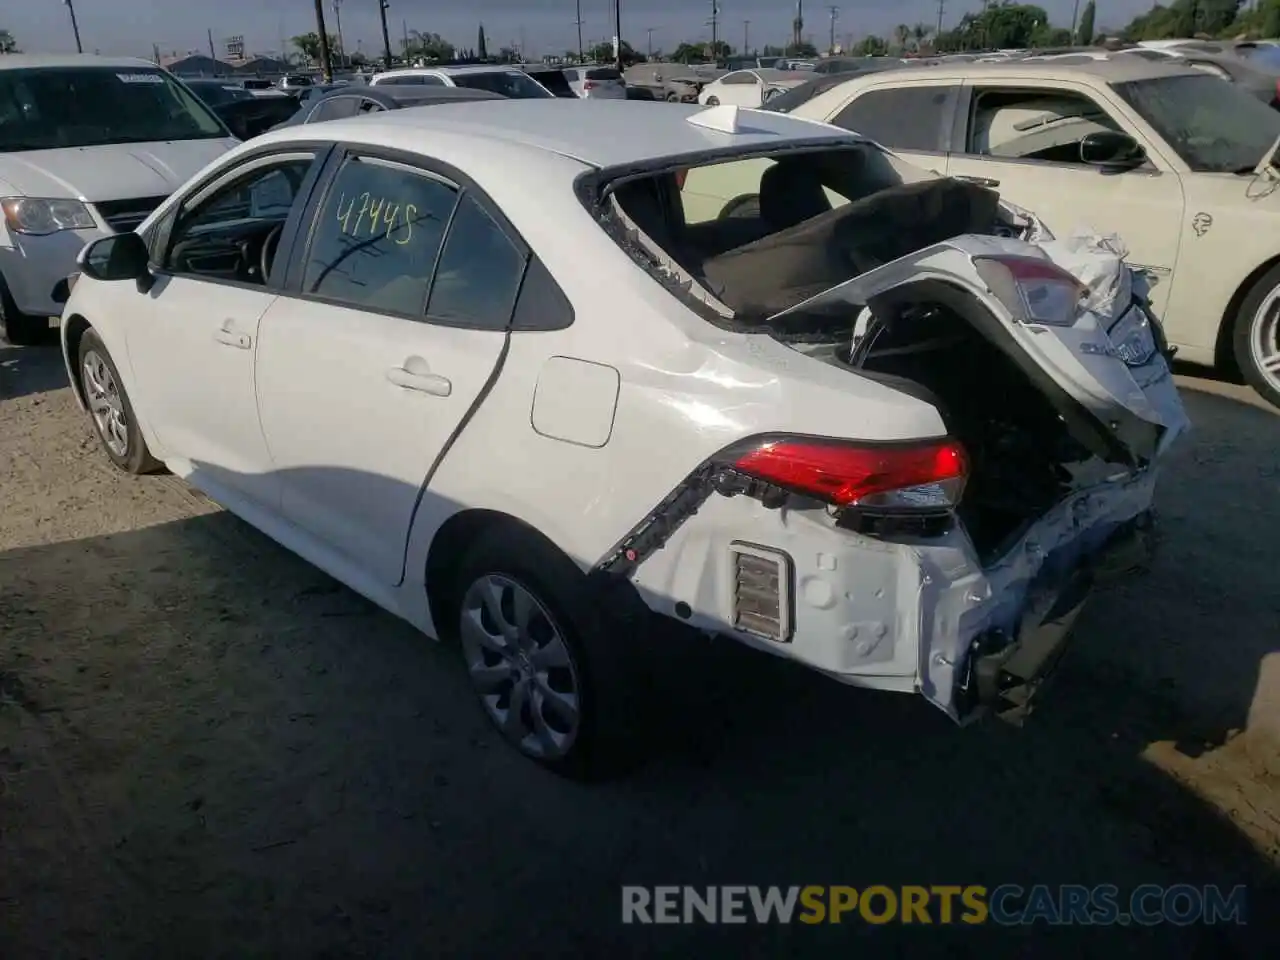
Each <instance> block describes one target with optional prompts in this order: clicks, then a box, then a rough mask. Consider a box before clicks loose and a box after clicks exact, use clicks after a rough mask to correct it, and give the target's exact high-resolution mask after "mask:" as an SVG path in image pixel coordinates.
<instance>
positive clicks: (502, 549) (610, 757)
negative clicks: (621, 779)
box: [454, 526, 635, 779]
mask: <svg viewBox="0 0 1280 960" xmlns="http://www.w3.org/2000/svg"><path fill="white" fill-rule="evenodd" d="M455 582H456V583H457V584H458V587H459V595H458V599H457V601H456V605H455V606H454V609H455V610H456V611H457V620H456V623H457V629H458V637H459V641H460V646H461V648H462V655H463V660H464V663H465V665H466V668H467V673H468V675H469V678H470V680H471V684H472V687H473V689H474V690H475V692H476V695H477V696H478V697H479V699H480V703H481V706H482V708H483V709H484V712H485V714H486V715H487V716H488V718H489V719H490V721H491V722H492V723H493V724H494V725H495V726H496V727H497V728H498V730H499V731H500V732H501V733H502V735H503V736H504V737H506V739H507V740H508V742H510V743H511V744H512V745H513V746H514V747H515V748H516V749H517V750H519V751H520V752H521V753H523V754H524V755H525V756H526V757H529V758H530V759H532V760H534V761H536V762H538V763H539V764H541V765H543V766H545V767H547V768H549V769H551V770H553V771H555V772H556V773H559V774H562V775H565V776H570V777H574V778H579V779H585V778H598V777H601V776H605V775H608V774H610V773H614V772H617V771H619V770H620V769H623V768H624V767H625V766H626V765H627V763H628V762H629V761H631V760H633V759H634V757H635V751H634V749H633V747H634V741H633V737H632V733H631V712H630V711H629V710H628V707H627V701H628V699H629V690H630V688H631V685H632V682H633V680H634V678H633V677H630V676H628V670H627V669H626V667H625V664H626V661H627V658H626V651H627V648H628V644H629V643H630V641H631V638H629V637H627V636H625V635H623V634H622V633H620V632H617V631H610V630H608V629H606V626H605V622H606V619H605V618H606V616H607V614H606V613H605V611H604V609H603V608H604V605H603V604H602V603H600V602H599V599H598V598H596V599H595V600H594V601H593V598H592V596H591V590H590V587H589V584H588V580H587V578H586V576H585V575H584V574H583V573H582V571H581V570H579V569H578V568H577V566H576V565H575V564H574V563H573V562H572V561H571V560H569V558H568V557H566V556H564V555H563V554H561V553H560V552H559V551H557V550H555V548H553V547H551V546H550V545H549V544H548V543H547V542H546V541H544V540H542V539H541V538H540V537H539V536H537V535H536V534H534V533H532V532H531V531H528V530H526V529H523V528H520V527H514V526H504V527H502V528H499V529H495V530H493V531H492V532H491V533H490V534H488V535H486V536H483V537H482V538H481V539H480V541H479V542H477V543H476V545H475V546H474V547H473V548H472V550H471V551H470V553H468V554H467V556H466V557H465V559H464V560H463V562H462V566H461V569H460V570H459V576H458V579H457V580H456V581H455Z"/></svg>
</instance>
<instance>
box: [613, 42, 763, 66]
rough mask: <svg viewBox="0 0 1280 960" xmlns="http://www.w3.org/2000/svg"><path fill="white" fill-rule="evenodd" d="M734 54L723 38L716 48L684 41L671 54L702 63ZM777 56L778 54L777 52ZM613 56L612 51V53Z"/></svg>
mask: <svg viewBox="0 0 1280 960" xmlns="http://www.w3.org/2000/svg"><path fill="white" fill-rule="evenodd" d="M732 54H733V48H732V47H730V46H729V44H727V43H725V42H724V41H723V40H717V41H716V45H715V49H714V50H713V49H712V48H711V44H710V43H687V42H686V43H682V44H680V46H678V47H676V49H675V52H674V53H672V54H671V59H672V60H675V61H676V62H678V63H702V62H704V61H708V60H723V59H724V58H725V57H728V56H731V55H732ZM775 56H776V54H775ZM610 58H612V53H611V54H610Z"/></svg>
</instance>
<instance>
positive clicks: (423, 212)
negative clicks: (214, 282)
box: [302, 160, 457, 317]
mask: <svg viewBox="0 0 1280 960" xmlns="http://www.w3.org/2000/svg"><path fill="white" fill-rule="evenodd" d="M456 200H457V191H456V190H454V189H453V187H451V186H448V185H447V184H444V183H441V182H440V181H438V180H434V179H432V178H430V177H426V176H422V175H419V174H416V173H413V172H411V171H409V170H405V169H403V168H401V167H397V166H389V165H387V164H383V163H379V162H377V161H373V160H348V161H347V163H346V164H345V166H343V168H342V169H341V170H340V171H339V172H338V176H337V178H336V179H335V181H334V183H333V186H332V187H330V189H329V192H328V196H327V197H326V198H325V201H324V205H323V206H322V207H321V209H320V211H319V214H318V221H317V223H316V225H315V228H314V229H315V233H314V236H313V239H312V242H311V248H310V250H309V251H308V253H307V263H306V267H305V269H304V271H303V277H302V287H303V290H304V292H306V293H309V294H315V295H316V296H321V297H326V298H328V299H332V300H337V301H339V302H342V303H347V304H350V305H352V306H355V307H365V308H368V309H371V310H379V311H384V312H390V313H401V314H406V315H408V316H413V317H420V316H422V312H423V307H424V305H425V304H426V301H427V285H428V283H429V282H430V280H431V273H432V270H434V268H435V263H436V257H437V256H438V255H439V252H440V242H441V240H442V239H443V237H444V228H445V224H447V223H448V222H449V216H450V214H451V213H452V212H453V207H454V203H455V201H456Z"/></svg>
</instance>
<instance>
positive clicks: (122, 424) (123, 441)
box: [83, 350, 129, 457]
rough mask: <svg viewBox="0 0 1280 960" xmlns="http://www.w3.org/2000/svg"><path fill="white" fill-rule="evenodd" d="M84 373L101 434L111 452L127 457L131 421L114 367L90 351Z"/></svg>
mask: <svg viewBox="0 0 1280 960" xmlns="http://www.w3.org/2000/svg"><path fill="white" fill-rule="evenodd" d="M83 370H84V388H85V395H86V398H87V399H88V402H89V411H90V413H92V414H93V421H94V423H96V424H97V426H98V434H99V435H100V436H101V437H102V442H103V443H104V444H106V446H107V449H108V450H110V451H111V452H112V453H113V454H115V455H116V456H117V457H125V456H127V455H128V453H129V419H128V417H127V415H126V414H125V410H124V398H123V397H122V396H121V395H120V389H119V387H118V386H117V385H116V378H115V377H114V376H112V373H111V367H109V366H108V365H107V362H106V360H104V359H103V357H102V355H101V354H99V353H98V352H97V351H96V350H90V351H88V352H87V353H86V354H85V355H84V363H83Z"/></svg>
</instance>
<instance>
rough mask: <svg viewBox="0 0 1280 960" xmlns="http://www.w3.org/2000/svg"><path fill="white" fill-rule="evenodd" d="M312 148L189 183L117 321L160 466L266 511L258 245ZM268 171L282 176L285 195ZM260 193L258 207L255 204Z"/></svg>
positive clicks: (263, 288)
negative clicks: (258, 367) (122, 319)
mask: <svg viewBox="0 0 1280 960" xmlns="http://www.w3.org/2000/svg"><path fill="white" fill-rule="evenodd" d="M318 152H319V151H316V150H311V149H308V150H298V149H296V148H295V149H293V150H291V151H277V152H275V153H274V154H269V155H266V156H260V157H258V158H254V159H249V160H247V161H246V162H245V163H244V164H242V165H238V166H237V167H236V168H234V171H233V172H230V173H228V174H225V175H222V176H217V177H215V179H214V180H213V181H212V182H211V183H210V184H209V185H208V186H207V187H197V188H196V189H195V190H194V191H193V193H192V195H191V199H190V200H189V201H188V202H187V203H184V204H183V205H182V206H181V207H179V209H178V211H177V212H176V213H175V215H174V219H173V221H172V226H170V225H169V224H168V223H166V225H165V229H164V230H162V231H161V235H162V239H161V240H158V242H157V249H156V258H157V260H158V261H159V263H158V264H157V266H156V267H155V269H154V283H153V285H152V287H151V289H150V290H149V291H148V292H147V293H146V294H144V295H140V296H139V299H138V304H137V309H136V310H135V311H134V312H133V314H132V315H131V316H130V317H129V318H128V323H127V324H125V330H126V334H125V336H126V339H127V342H128V349H129V355H130V360H131V365H132V368H133V371H134V377H135V379H136V387H137V395H138V402H139V403H140V404H142V405H144V406H145V408H146V411H147V420H148V423H149V424H150V426H151V428H152V430H153V432H154V433H155V434H156V437H157V440H158V441H159V444H160V446H161V447H162V448H163V449H164V451H165V455H166V459H167V461H168V462H169V463H170V465H171V466H173V467H174V469H175V470H176V471H178V472H179V473H182V474H187V475H190V476H191V479H192V480H193V482H195V483H196V484H197V485H198V486H207V487H208V488H209V489H210V490H211V491H212V492H218V493H223V492H225V493H229V494H230V495H232V496H244V497H248V498H250V499H252V500H254V501H257V502H259V503H261V504H263V505H264V506H268V507H274V506H276V504H277V501H278V496H277V486H276V481H275V479H274V477H273V476H272V474H271V459H270V455H269V453H268V451H267V447H266V442H265V440H264V439H263V436H262V429H261V424H260V422H259V418H258V410H257V400H256V396H255V394H254V357H255V350H256V347H257V345H258V331H259V324H260V322H261V320H262V317H263V315H264V314H265V313H266V312H267V310H268V308H269V307H270V306H271V304H272V303H273V302H274V301H275V299H276V296H277V289H278V282H279V281H278V279H277V278H278V276H279V275H280V274H281V273H282V270H281V271H277V270H276V269H275V265H274V264H271V266H272V276H271V277H268V278H265V282H264V278H263V277H262V275H261V269H260V260H261V255H260V254H261V241H262V239H264V238H265V234H266V233H267V232H275V233H277V235H278V236H279V237H280V238H281V240H280V241H279V244H280V245H281V246H283V245H284V244H285V242H286V241H285V239H284V238H285V236H286V233H287V231H289V230H291V229H296V222H297V219H296V217H295V218H293V219H290V218H289V215H290V214H291V213H293V212H296V213H298V214H300V213H301V209H302V203H303V202H305V198H306V193H307V191H308V190H309V189H310V186H311V184H312V183H313V182H314V172H315V169H316V168H318V167H319V165H320V163H321V161H320V160H319V159H316V157H317V154H318ZM284 170H287V171H288V176H287V177H286V176H285V175H284V174H283V173H282V172H281V171H284ZM272 178H282V179H284V180H286V181H287V186H286V187H285V188H284V189H286V190H287V193H286V194H284V195H282V194H281V193H280V191H279V189H275V188H277V187H278V186H279V185H278V184H277V183H276V182H275V181H274V180H273V179H272ZM250 182H251V184H252V186H250ZM263 197H266V198H267V199H268V200H269V202H267V203H259V200H261V199H262V198H263ZM295 203H296V206H294V204H295ZM193 234H194V236H193ZM200 234H203V236H201V235H200ZM254 238H257V239H256V240H254ZM246 243H248V244H249V245H248V246H245V244H246ZM175 250H176V251H178V253H179V256H180V257H181V259H180V261H175V260H174V257H173V251H175ZM184 250H186V251H187V252H186V253H185V254H184V253H183V251H184ZM193 267H195V268H197V269H195V270H192V268H193Z"/></svg>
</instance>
